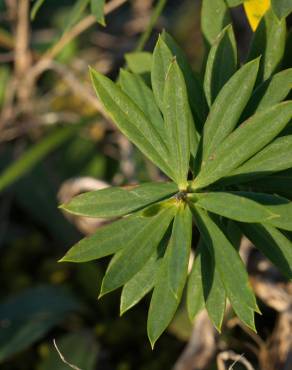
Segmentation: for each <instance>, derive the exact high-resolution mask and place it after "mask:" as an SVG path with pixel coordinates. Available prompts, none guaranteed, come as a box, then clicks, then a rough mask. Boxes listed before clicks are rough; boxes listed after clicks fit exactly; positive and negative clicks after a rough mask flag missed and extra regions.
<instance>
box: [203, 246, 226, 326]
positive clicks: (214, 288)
mask: <svg viewBox="0 0 292 370" xmlns="http://www.w3.org/2000/svg"><path fill="white" fill-rule="evenodd" d="M201 254H202V256H201V259H202V262H201V263H202V267H201V269H202V284H203V291H204V299H205V302H206V303H205V304H206V309H207V311H208V315H209V317H210V319H211V320H212V322H213V324H214V326H215V327H216V329H217V330H218V331H219V332H220V331H221V326H222V322H223V318H224V313H225V306H226V293H225V288H224V286H223V284H222V281H221V277H220V274H219V272H218V270H217V268H216V267H215V263H214V258H213V256H212V255H211V254H210V252H209V251H208V247H207V246H206V245H204V246H203V248H202V250H201Z"/></svg>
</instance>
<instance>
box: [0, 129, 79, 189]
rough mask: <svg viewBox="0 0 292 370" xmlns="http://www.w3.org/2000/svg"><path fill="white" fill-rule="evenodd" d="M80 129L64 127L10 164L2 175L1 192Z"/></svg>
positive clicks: (0, 179)
mask: <svg viewBox="0 0 292 370" xmlns="http://www.w3.org/2000/svg"><path fill="white" fill-rule="evenodd" d="M78 128H80V126H79V125H78V127H73V128H72V127H64V128H61V129H59V130H56V131H55V132H53V133H51V134H50V135H48V136H47V137H46V138H44V139H43V140H42V141H40V142H39V143H38V144H36V145H34V146H32V147H31V148H30V149H28V150H27V151H26V152H25V153H24V154H23V155H22V157H20V158H19V159H18V160H16V161H15V162H14V163H12V164H10V165H9V166H8V167H7V168H6V169H5V170H4V171H3V172H2V173H0V191H2V190H4V189H5V188H6V187H7V186H9V185H11V184H12V183H14V182H15V181H17V180H18V179H19V178H20V177H21V176H22V175H24V174H25V173H26V172H28V171H29V170H31V169H32V168H33V167H34V166H35V165H36V164H37V163H39V162H40V161H41V160H42V159H43V158H44V157H46V156H47V155H48V154H49V153H50V152H51V151H53V150H54V149H56V148H57V147H58V146H59V145H61V144H62V143H64V142H65V141H66V140H68V139H69V138H70V137H72V136H73V135H74V133H76V130H77V129H78Z"/></svg>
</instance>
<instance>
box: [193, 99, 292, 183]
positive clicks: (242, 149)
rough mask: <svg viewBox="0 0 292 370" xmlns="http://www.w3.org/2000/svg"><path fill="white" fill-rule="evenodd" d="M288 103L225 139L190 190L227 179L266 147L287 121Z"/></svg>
mask: <svg viewBox="0 0 292 370" xmlns="http://www.w3.org/2000/svg"><path fill="white" fill-rule="evenodd" d="M291 115H292V102H290V101H289V102H284V103H281V104H277V105H275V106H273V107H271V108H269V109H267V110H265V111H264V112H260V113H257V114H255V115H254V116H252V117H251V118H250V119H249V120H247V121H245V122H244V123H243V124H242V125H241V126H240V127H238V128H237V129H236V130H235V131H234V132H233V133H232V134H231V135H229V136H228V137H227V138H226V139H225V140H224V141H223V143H222V144H221V145H220V146H219V147H218V149H215V150H214V152H213V153H211V155H210V156H209V158H208V160H207V161H206V163H205V166H204V167H203V168H202V170H201V172H200V173H199V175H198V177H197V178H196V180H195V181H194V184H193V187H194V188H203V187H205V186H207V185H209V184H212V183H213V182H215V181H217V180H219V179H220V178H222V177H224V176H227V175H228V174H229V173H230V172H231V171H233V170H234V169H235V168H237V167H239V166H240V165H241V164H242V163H243V162H245V161H246V160H247V159H249V158H251V157H252V156H253V155H254V154H256V153H257V152H259V151H260V150H261V149H262V148H263V147H265V146H266V145H267V144H269V143H270V142H271V141H272V140H273V138H274V137H276V136H277V135H278V134H279V133H280V132H281V131H282V130H283V129H284V128H285V126H286V125H287V123H288V122H289V121H290V119H291Z"/></svg>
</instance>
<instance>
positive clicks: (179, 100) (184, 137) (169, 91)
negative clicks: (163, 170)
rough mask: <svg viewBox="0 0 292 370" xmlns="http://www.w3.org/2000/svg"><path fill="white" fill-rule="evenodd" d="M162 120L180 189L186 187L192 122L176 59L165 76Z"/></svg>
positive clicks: (184, 86) (183, 82) (184, 87)
mask: <svg viewBox="0 0 292 370" xmlns="http://www.w3.org/2000/svg"><path fill="white" fill-rule="evenodd" d="M174 87H175V88H174ZM164 120H165V130H166V133H167V139H168V147H169V152H170V159H171V163H172V166H173V171H174V175H175V178H176V183H177V184H178V185H179V188H180V189H186V187H187V184H188V182H187V176H188V170H189V161H190V138H189V127H190V125H193V122H192V117H191V113H190V107H189V103H188V96H187V90H186V85H185V81H184V77H183V74H182V72H181V70H180V68H179V66H178V64H177V62H176V60H173V61H172V63H171V64H170V66H169V70H168V73H167V76H166V82H165V91H164Z"/></svg>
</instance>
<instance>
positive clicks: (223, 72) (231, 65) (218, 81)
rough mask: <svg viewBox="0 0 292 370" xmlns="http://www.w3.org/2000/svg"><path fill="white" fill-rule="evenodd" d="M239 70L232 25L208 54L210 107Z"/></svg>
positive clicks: (207, 79)
mask: <svg viewBox="0 0 292 370" xmlns="http://www.w3.org/2000/svg"><path fill="white" fill-rule="evenodd" d="M236 69H237V49H236V41H235V36H234V32H233V28H232V26H231V25H229V26H227V27H225V28H224V30H223V31H222V32H221V33H220V34H219V35H218V37H217V38H216V40H215V42H214V44H213V45H212V47H211V50H210V52H209V54H208V59H207V65H206V70H205V77H204V90H205V94H206V98H207V102H208V104H209V107H211V105H212V104H213V102H214V100H215V99H216V97H217V95H218V94H219V92H220V90H221V89H222V87H223V86H224V85H225V84H226V82H227V81H228V80H229V79H230V77H231V76H232V75H233V74H234V73H235V71H236Z"/></svg>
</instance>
